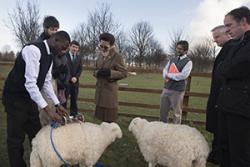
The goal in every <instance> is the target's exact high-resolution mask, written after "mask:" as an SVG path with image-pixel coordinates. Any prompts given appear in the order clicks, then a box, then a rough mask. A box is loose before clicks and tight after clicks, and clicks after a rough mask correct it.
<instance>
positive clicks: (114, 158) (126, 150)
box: [0, 66, 215, 167]
mask: <svg viewBox="0 0 250 167" xmlns="http://www.w3.org/2000/svg"><path fill="white" fill-rule="evenodd" d="M0 70H1V74H0V76H6V75H7V73H8V71H9V68H8V67H6V66H4V67H3V66H0ZM81 83H84V84H94V83H95V78H94V77H93V76H92V72H89V71H83V73H82V76H81ZM119 83H126V84H128V86H127V87H131V88H149V89H161V88H162V86H163V82H162V78H161V74H148V73H140V74H138V75H137V76H129V77H128V78H126V79H124V80H121V81H120V82H119ZM2 85H3V83H2V82H1V81H0V86H1V87H2ZM209 85H210V80H209V79H207V78H198V77H197V78H192V84H191V91H195V92H208V91H209ZM94 92H95V90H94V89H87V88H84V89H81V90H80V96H81V97H84V98H94ZM119 101H126V102H136V103H145V104H157V105H159V101H160V94H149V93H132V92H119ZM189 105H190V106H192V107H196V108H205V106H206V99H204V98H190V101H189ZM79 106H80V107H81V108H86V109H94V107H95V106H94V104H93V103H85V102H81V103H79ZM119 112H126V113H132V114H145V115H152V116H158V115H159V111H158V110H157V109H143V108H135V107H125V106H119ZM85 117H86V120H87V121H88V122H94V123H100V121H98V120H96V119H95V118H94V117H93V113H86V114H85ZM188 118H190V119H196V120H204V118H205V115H204V114H203V115H201V114H190V113H189V114H188ZM131 119H132V118H127V117H121V116H120V117H119V119H118V124H119V125H120V127H121V129H122V132H123V137H122V139H118V140H116V141H115V142H114V143H113V144H111V145H110V146H109V147H108V148H107V149H106V151H105V152H104V154H103V155H102V157H101V159H100V161H101V162H102V163H103V164H104V166H105V167H106V166H107V167H118V166H119V167H134V166H136V167H144V166H147V163H146V162H145V161H144V158H143V157H142V155H141V153H140V151H139V149H138V146H137V144H136V141H135V139H134V137H133V136H132V134H131V133H130V132H128V130H127V128H128V125H129V123H130V121H131ZM189 125H190V126H194V127H196V128H197V129H198V130H199V131H200V132H201V133H202V134H203V135H204V136H205V138H206V139H207V141H208V142H209V144H211V139H212V136H211V134H210V133H207V132H206V131H205V129H204V126H197V125H194V124H191V123H190V124H189ZM0 150H1V152H0V166H3V167H8V166H9V164H8V157H7V150H6V113H5V112H4V111H3V106H2V105H0ZM29 153H30V148H29V144H28V141H27V140H26V142H25V159H26V161H27V162H28V159H29ZM207 167H215V166H214V165H212V164H208V165H207Z"/></svg>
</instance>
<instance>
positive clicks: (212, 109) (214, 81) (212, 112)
mask: <svg viewBox="0 0 250 167" xmlns="http://www.w3.org/2000/svg"><path fill="white" fill-rule="evenodd" d="M234 44H235V41H233V40H229V41H227V42H226V43H225V44H224V46H223V47H222V49H221V50H220V52H219V54H218V55H217V57H216V58H215V61H214V66H213V70H212V76H211V87H210V94H209V97H208V102H207V109H206V129H207V130H208V131H209V132H213V133H215V131H216V130H217V126H218V118H217V113H218V112H217V110H218V106H217V103H216V101H217V96H218V94H219V92H220V88H221V87H222V84H223V80H224V78H223V77H222V76H221V75H220V74H219V73H218V72H217V67H218V65H219V64H221V63H223V61H224V59H225V57H227V54H228V53H229V50H230V49H231V48H232V47H233V45H234Z"/></svg>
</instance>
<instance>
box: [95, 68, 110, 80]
mask: <svg viewBox="0 0 250 167" xmlns="http://www.w3.org/2000/svg"><path fill="white" fill-rule="evenodd" d="M110 75H111V70H110V69H109V68H101V69H100V70H98V71H97V78H106V77H110Z"/></svg>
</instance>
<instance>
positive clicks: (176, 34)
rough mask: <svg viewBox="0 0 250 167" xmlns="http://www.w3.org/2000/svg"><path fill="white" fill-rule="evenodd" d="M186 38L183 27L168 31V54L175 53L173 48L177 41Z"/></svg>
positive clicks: (172, 54)
mask: <svg viewBox="0 0 250 167" xmlns="http://www.w3.org/2000/svg"><path fill="white" fill-rule="evenodd" d="M184 39H186V35H185V33H184V31H183V29H177V30H175V31H173V32H172V33H170V45H169V53H168V54H169V55H170V56H171V57H173V56H174V55H175V48H176V44H177V42H179V41H180V40H184Z"/></svg>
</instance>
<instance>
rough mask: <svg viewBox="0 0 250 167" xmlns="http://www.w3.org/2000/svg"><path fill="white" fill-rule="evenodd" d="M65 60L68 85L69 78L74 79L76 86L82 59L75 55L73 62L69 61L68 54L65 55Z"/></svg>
mask: <svg viewBox="0 0 250 167" xmlns="http://www.w3.org/2000/svg"><path fill="white" fill-rule="evenodd" d="M66 58H67V65H68V69H69V83H71V81H70V80H71V78H72V77H76V78H77V82H76V84H79V78H80V76H81V73H82V65H83V63H82V57H81V56H80V55H76V58H75V59H74V61H72V60H71V57H70V53H69V52H67V53H66Z"/></svg>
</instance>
